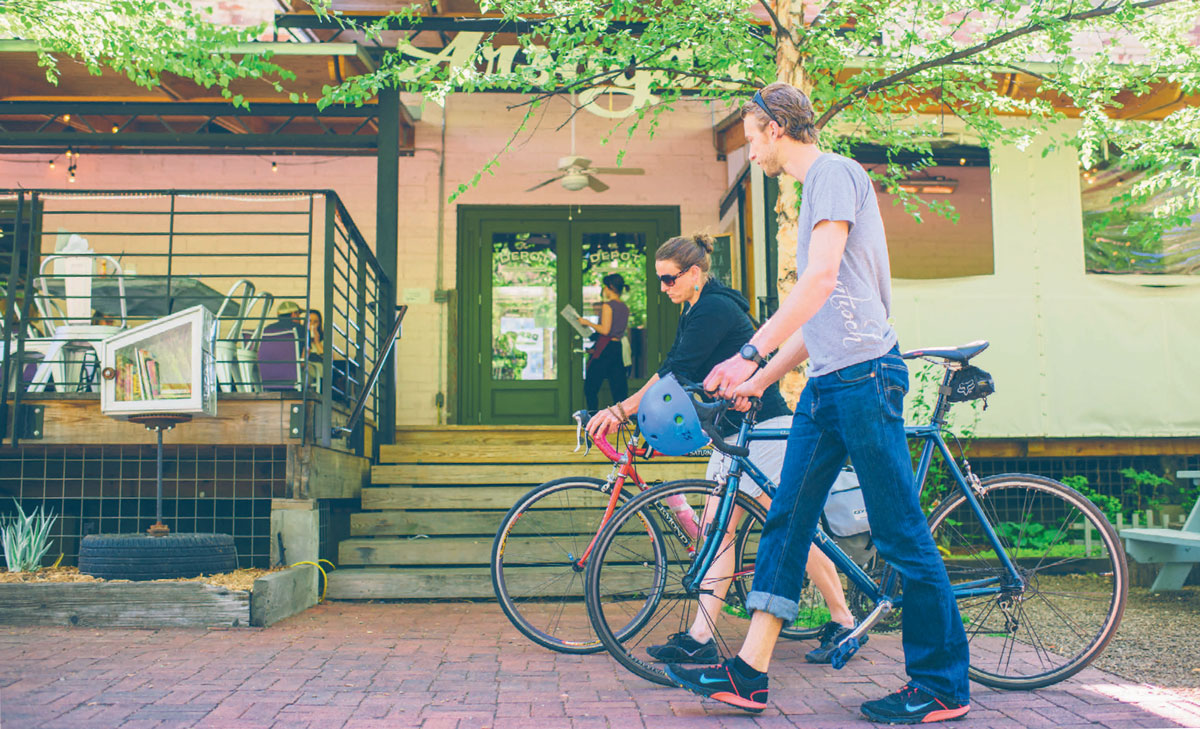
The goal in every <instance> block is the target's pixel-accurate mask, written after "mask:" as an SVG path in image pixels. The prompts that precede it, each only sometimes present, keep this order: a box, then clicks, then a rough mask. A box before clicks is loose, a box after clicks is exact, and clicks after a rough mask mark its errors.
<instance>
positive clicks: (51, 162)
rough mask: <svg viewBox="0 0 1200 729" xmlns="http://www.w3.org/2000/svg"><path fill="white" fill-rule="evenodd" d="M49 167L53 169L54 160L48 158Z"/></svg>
mask: <svg viewBox="0 0 1200 729" xmlns="http://www.w3.org/2000/svg"><path fill="white" fill-rule="evenodd" d="M50 169H54V160H50Z"/></svg>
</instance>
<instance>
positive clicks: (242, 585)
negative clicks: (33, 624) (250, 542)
mask: <svg viewBox="0 0 1200 729" xmlns="http://www.w3.org/2000/svg"><path fill="white" fill-rule="evenodd" d="M279 569H283V568H282V567H281V568H278V569H274V570H260V569H250V568H247V569H240V570H235V571H233V572H226V573H223V574H219V575H200V576H199V577H181V578H177V579H172V580H152V581H153V582H203V583H206V584H209V585H216V586H217V587H224V588H226V589H229V590H244V591H246V592H250V589H251V588H252V587H253V586H254V581H255V580H257V579H258V578H259V577H262V576H263V575H268V574H270V573H272V572H278V571H279ZM12 582H129V580H102V579H100V578H98V577H92V576H91V575H85V574H81V573H80V572H79V568H78V567H44V568H42V569H40V570H38V571H37V572H9V571H7V570H4V569H0V583H12Z"/></svg>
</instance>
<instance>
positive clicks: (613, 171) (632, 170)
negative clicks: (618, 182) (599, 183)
mask: <svg viewBox="0 0 1200 729" xmlns="http://www.w3.org/2000/svg"><path fill="white" fill-rule="evenodd" d="M589 172H598V173H600V174H602V175H644V174H646V171H645V170H643V169H641V168H640V167H593V168H592V169H590V170H589Z"/></svg>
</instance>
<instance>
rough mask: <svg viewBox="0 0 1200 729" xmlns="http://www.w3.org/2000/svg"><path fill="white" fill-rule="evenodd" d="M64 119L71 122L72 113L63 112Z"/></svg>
mask: <svg viewBox="0 0 1200 729" xmlns="http://www.w3.org/2000/svg"><path fill="white" fill-rule="evenodd" d="M63 121H64V122H69V121H71V115H70V114H63Z"/></svg>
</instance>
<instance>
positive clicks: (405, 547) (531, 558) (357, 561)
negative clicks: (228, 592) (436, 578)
mask: <svg viewBox="0 0 1200 729" xmlns="http://www.w3.org/2000/svg"><path fill="white" fill-rule="evenodd" d="M492 542H493V538H492V537H490V536H484V537H480V536H468V537H441V536H437V537H429V538H427V539H410V538H390V537H375V538H370V537H366V538H351V539H344V540H342V542H341V543H340V544H338V564H339V565H369V566H372V567H374V566H380V565H411V566H431V565H460V566H461V565H487V564H488V563H489V562H490V560H491V558H492ZM580 542H582V540H581V539H579V538H571V539H567V538H561V537H524V536H519V537H510V538H509V539H508V545H507V548H506V551H505V554H506V555H507V554H510V553H511V554H513V555H519V559H520V560H521V561H522V562H533V563H557V562H560V561H564V560H566V559H567V557H568V554H573V552H571V551H570V550H572V549H573V548H574V547H575V546H576V544H577V543H580ZM647 543H648V539H647V537H646V534H645V533H644V532H643V534H641V535H640V536H639V535H637V534H632V533H631V534H629V535H628V536H627V537H626V536H621V535H619V536H618V537H617V538H616V540H615V543H614V548H615V547H621V548H623V549H624V550H625V551H624V552H623V553H625V554H639V553H641V552H644V551H645V549H646V545H647ZM586 547H587V542H582V543H581V544H579V545H578V549H579V551H580V552H581V553H582V551H583V550H584V549H585V548H586Z"/></svg>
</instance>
